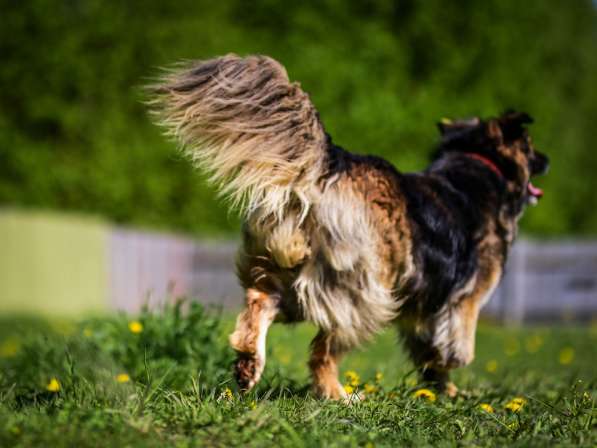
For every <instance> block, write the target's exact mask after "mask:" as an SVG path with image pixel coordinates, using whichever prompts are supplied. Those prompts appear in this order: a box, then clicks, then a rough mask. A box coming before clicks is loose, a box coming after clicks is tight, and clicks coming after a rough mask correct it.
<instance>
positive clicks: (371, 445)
mask: <svg viewBox="0 0 597 448" xmlns="http://www.w3.org/2000/svg"><path fill="white" fill-rule="evenodd" d="M365 448H375V445H373V443H372V442H367V444H366V445H365Z"/></svg>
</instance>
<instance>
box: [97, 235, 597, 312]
mask: <svg viewBox="0 0 597 448" xmlns="http://www.w3.org/2000/svg"><path fill="white" fill-rule="evenodd" d="M109 240H110V243H109V253H110V256H109V264H110V266H109V276H110V282H109V289H110V296H111V306H112V307H113V308H114V309H120V310H126V311H136V310H138V309H139V307H140V306H141V305H142V304H143V303H149V304H150V305H155V304H158V303H160V302H162V301H163V300H165V298H167V297H180V296H187V297H193V298H197V299H198V300H201V301H202V302H205V303H218V304H222V305H223V306H225V307H228V308H234V307H238V306H240V305H241V303H242V291H241V289H240V287H239V286H238V283H237V280H236V277H235V274H234V259H235V252H236V247H237V243H236V242H220V243H206V242H197V241H193V240H189V239H184V238H179V237H176V236H168V235H156V234H149V233H142V232H136V231H131V230H124V229H116V230H113V231H112V232H111V236H110V238H109ZM483 312H484V314H485V315H487V316H491V317H493V318H498V319H500V320H504V321H506V322H509V323H520V322H523V321H529V320H562V319H564V320H566V319H575V320H589V319H593V318H595V317H596V316H597V242H595V241H586V242H582V241H557V242H551V241H530V240H520V241H519V242H518V243H516V245H515V247H514V248H513V251H512V254H511V257H510V260H509V262H508V265H507V267H506V275H505V276H504V278H503V280H502V282H501V285H500V287H499V288H498V289H497V290H496V292H495V293H494V296H493V297H492V299H491V300H490V301H489V303H488V305H487V306H486V307H485V309H484V311H483Z"/></svg>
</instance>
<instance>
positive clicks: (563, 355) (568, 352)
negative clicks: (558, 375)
mask: <svg viewBox="0 0 597 448" xmlns="http://www.w3.org/2000/svg"><path fill="white" fill-rule="evenodd" d="M558 360H559V361H560V364H562V365H564V366H567V365H568V364H570V363H571V362H572V361H573V360H574V349H573V348H572V347H566V348H563V349H562V350H561V351H560V355H559V357H558Z"/></svg>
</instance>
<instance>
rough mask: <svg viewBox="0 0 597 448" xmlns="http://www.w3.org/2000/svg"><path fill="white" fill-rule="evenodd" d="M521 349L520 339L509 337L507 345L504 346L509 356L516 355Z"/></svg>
mask: <svg viewBox="0 0 597 448" xmlns="http://www.w3.org/2000/svg"><path fill="white" fill-rule="evenodd" d="M519 351H520V342H519V341H518V339H514V338H512V339H508V341H506V345H505V346H504V353H506V355H508V356H514V355H516V354H517V353H518V352H519Z"/></svg>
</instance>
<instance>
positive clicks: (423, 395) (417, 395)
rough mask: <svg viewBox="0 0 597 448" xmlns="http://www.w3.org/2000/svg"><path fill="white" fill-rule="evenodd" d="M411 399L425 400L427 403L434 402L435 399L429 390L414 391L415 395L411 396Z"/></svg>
mask: <svg viewBox="0 0 597 448" xmlns="http://www.w3.org/2000/svg"><path fill="white" fill-rule="evenodd" d="M413 397H415V398H425V399H426V400H429V401H435V398H436V397H435V393H433V392H432V391H430V390H429V389H419V390H417V391H415V393H414V394H413Z"/></svg>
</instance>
